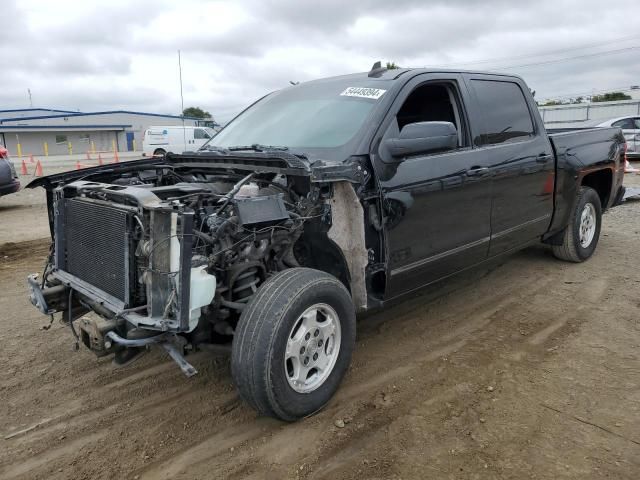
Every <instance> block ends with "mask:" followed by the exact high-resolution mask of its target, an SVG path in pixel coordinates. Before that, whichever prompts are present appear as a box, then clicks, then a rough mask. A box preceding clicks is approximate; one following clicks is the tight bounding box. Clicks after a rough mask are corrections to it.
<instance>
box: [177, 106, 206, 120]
mask: <svg viewBox="0 0 640 480" xmlns="http://www.w3.org/2000/svg"><path fill="white" fill-rule="evenodd" d="M182 115H184V116H185V117H192V118H211V114H210V113H209V112H207V111H206V110H202V109H201V108H200V107H187V108H185V109H184V111H183V112H182Z"/></svg>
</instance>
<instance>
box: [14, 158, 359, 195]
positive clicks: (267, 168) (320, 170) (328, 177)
mask: <svg viewBox="0 0 640 480" xmlns="http://www.w3.org/2000/svg"><path fill="white" fill-rule="evenodd" d="M362 160H363V159H362V158H361V157H357V156H354V157H349V158H348V159H346V160H345V161H342V162H337V161H327V160H315V161H314V162H310V161H309V159H308V158H307V157H306V156H304V155H299V154H292V153H289V152H286V151H264V152H225V151H220V152H218V151H215V152H212V151H205V152H187V153H184V154H168V155H167V156H166V157H165V158H162V159H159V158H149V159H140V160H131V161H128V162H123V163H118V164H111V165H103V166H97V167H89V168H84V169H82V170H71V171H68V172H63V173H57V174H53V175H48V176H45V177H40V178H36V179H35V180H33V181H31V182H30V183H29V184H27V185H26V188H37V187H43V188H45V189H46V190H52V189H54V188H56V187H58V186H61V185H65V184H67V183H69V182H73V181H77V180H98V181H109V178H110V177H118V176H120V175H126V174H128V173H131V172H139V171H144V170H157V169H170V170H174V171H177V172H184V173H191V172H201V173H212V174H213V173H220V172H224V171H227V172H229V171H231V172H238V173H241V172H260V173H275V174H284V175H294V176H301V177H309V179H310V181H311V182H315V183H322V182H334V181H348V182H351V183H362V182H364V181H365V180H366V177H367V176H368V172H367V171H366V169H365V168H364V162H363V161H362Z"/></svg>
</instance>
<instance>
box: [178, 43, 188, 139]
mask: <svg viewBox="0 0 640 480" xmlns="http://www.w3.org/2000/svg"><path fill="white" fill-rule="evenodd" d="M178 70H179V71H180V106H181V109H180V116H181V117H182V141H183V142H184V150H183V151H186V150H187V132H186V131H185V127H184V94H183V92H182V62H181V61H180V50H178Z"/></svg>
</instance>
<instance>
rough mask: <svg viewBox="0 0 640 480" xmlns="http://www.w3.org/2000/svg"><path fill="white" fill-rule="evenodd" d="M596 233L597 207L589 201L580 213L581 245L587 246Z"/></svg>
mask: <svg viewBox="0 0 640 480" xmlns="http://www.w3.org/2000/svg"><path fill="white" fill-rule="evenodd" d="M595 235H596V209H595V207H594V206H593V204H591V203H587V204H586V205H585V206H584V208H583V209H582V213H581V214H580V246H581V247H582V248H587V247H588V246H589V245H591V242H592V241H593V237H595Z"/></svg>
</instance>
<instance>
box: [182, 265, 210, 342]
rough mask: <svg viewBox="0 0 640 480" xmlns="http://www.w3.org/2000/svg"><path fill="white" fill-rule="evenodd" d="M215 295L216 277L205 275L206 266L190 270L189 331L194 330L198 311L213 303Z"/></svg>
mask: <svg viewBox="0 0 640 480" xmlns="http://www.w3.org/2000/svg"><path fill="white" fill-rule="evenodd" d="M215 293H216V277H215V276H213V275H210V274H209V273H207V267H206V265H203V266H201V267H195V268H192V269H191V289H190V295H189V313H190V316H189V331H191V330H193V329H194V328H196V326H197V325H198V319H199V318H200V309H201V308H202V307H204V306H206V305H209V304H210V303H211V302H212V301H213V296H214V295H215Z"/></svg>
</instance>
